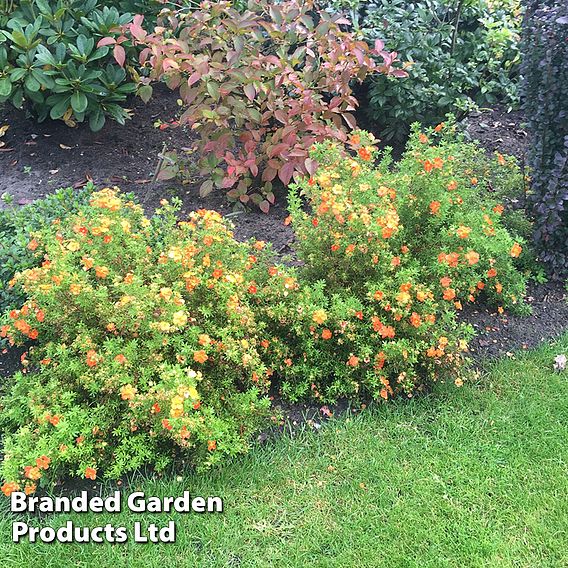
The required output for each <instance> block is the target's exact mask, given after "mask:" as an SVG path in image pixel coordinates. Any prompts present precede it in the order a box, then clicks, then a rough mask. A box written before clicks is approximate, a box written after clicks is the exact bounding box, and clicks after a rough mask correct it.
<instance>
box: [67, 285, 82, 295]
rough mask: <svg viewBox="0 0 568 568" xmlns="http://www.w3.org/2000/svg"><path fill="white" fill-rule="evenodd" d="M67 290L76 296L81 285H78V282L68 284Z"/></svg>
mask: <svg viewBox="0 0 568 568" xmlns="http://www.w3.org/2000/svg"><path fill="white" fill-rule="evenodd" d="M69 292H71V294H73V296H78V295H79V294H80V293H81V286H79V284H70V285H69Z"/></svg>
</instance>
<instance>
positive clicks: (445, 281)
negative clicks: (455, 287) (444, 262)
mask: <svg viewBox="0 0 568 568" xmlns="http://www.w3.org/2000/svg"><path fill="white" fill-rule="evenodd" d="M451 283H452V279H451V278H450V277H448V276H444V277H443V278H440V284H441V285H442V286H443V287H444V288H447V287H448V286H449V285H450V284H451Z"/></svg>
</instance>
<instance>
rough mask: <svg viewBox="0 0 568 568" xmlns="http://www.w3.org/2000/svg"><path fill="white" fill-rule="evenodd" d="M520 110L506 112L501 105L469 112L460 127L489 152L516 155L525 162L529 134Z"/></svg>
mask: <svg viewBox="0 0 568 568" xmlns="http://www.w3.org/2000/svg"><path fill="white" fill-rule="evenodd" d="M523 122H524V116H523V113H522V112H521V111H512V112H507V111H506V109H504V108H502V107H496V108H493V109H484V110H483V111H480V112H474V113H471V114H470V115H469V116H468V117H467V118H466V119H465V120H464V121H463V122H462V128H463V129H464V130H465V132H466V133H467V135H468V136H469V137H470V138H471V139H472V140H478V141H479V142H481V144H482V145H483V146H484V147H485V148H486V149H487V151H489V152H495V151H497V152H501V154H509V155H511V156H516V157H517V158H518V159H519V160H520V161H521V162H522V163H525V162H526V154H527V151H528V148H529V136H528V133H527V131H526V130H525V129H524V125H523Z"/></svg>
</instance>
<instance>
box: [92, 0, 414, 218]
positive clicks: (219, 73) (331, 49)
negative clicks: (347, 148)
mask: <svg viewBox="0 0 568 568" xmlns="http://www.w3.org/2000/svg"><path fill="white" fill-rule="evenodd" d="M253 7H254V9H255V11H254V12H253V11H249V10H247V11H245V12H243V13H240V12H238V11H237V10H236V9H234V8H233V7H232V5H231V3H230V2H225V1H223V2H209V1H204V2H202V3H201V4H200V6H199V9H196V10H189V11H187V10H181V11H177V12H170V13H169V15H168V13H167V12H166V13H165V15H164V14H162V17H163V19H164V21H163V26H161V27H158V28H156V30H155V32H154V33H152V34H148V33H146V32H145V31H144V30H143V29H142V27H141V25H140V22H139V21H135V22H134V23H133V24H131V25H129V26H126V31H125V36H123V37H122V38H119V39H118V40H115V39H108V40H103V41H101V42H100V43H99V45H105V44H106V42H107V41H108V42H114V41H122V40H123V39H126V38H127V37H128V38H129V39H131V40H132V42H134V43H135V44H137V45H138V46H141V47H142V48H143V49H142V52H141V55H140V63H141V64H142V65H144V66H149V67H150V68H151V75H150V79H153V80H165V81H166V83H167V84H168V85H169V86H170V87H171V88H172V89H179V94H180V99H181V100H182V101H183V106H184V108H185V110H184V112H183V114H182V115H181V117H180V119H179V121H175V122H173V123H169V125H170V126H180V125H187V126H188V127H190V128H191V129H192V130H193V131H195V132H197V133H198V135H199V139H198V141H197V143H196V146H197V149H198V150H199V155H200V156H202V158H201V160H200V168H201V173H202V174H206V175H208V179H207V180H206V181H205V182H204V183H203V184H202V186H201V193H202V195H205V194H207V193H209V192H210V191H212V190H213V188H214V187H217V188H223V189H225V190H228V196H229V198H230V199H231V200H233V201H239V202H241V203H248V202H252V203H254V204H256V205H259V206H260V208H261V209H262V210H263V211H265V212H266V211H268V210H269V208H270V205H271V204H272V203H274V199H275V197H274V193H273V181H274V180H275V179H276V178H279V180H280V181H281V182H282V183H283V184H284V185H287V184H288V183H289V182H290V180H291V179H292V178H293V177H297V175H298V174H307V173H311V172H313V164H312V162H311V161H310V159H309V157H308V149H309V147H310V146H311V145H312V144H313V143H314V142H316V141H321V140H324V139H325V138H332V139H335V138H337V139H339V140H345V139H346V137H347V136H346V132H347V127H350V128H353V127H354V126H355V118H354V115H353V114H352V112H353V111H354V110H355V108H356V106H357V100H356V99H355V97H354V96H353V93H352V90H351V86H350V83H351V82H352V81H353V80H359V81H362V80H363V79H364V78H365V77H366V76H367V75H368V74H370V73H376V72H381V73H384V74H387V75H391V76H406V73H405V72H403V71H401V70H397V69H395V68H394V67H393V63H394V62H395V60H396V53H388V52H386V51H384V50H383V44H382V42H381V41H379V40H377V42H376V44H375V47H374V49H370V48H369V47H368V46H367V44H366V43H365V42H362V41H358V40H357V39H356V38H355V36H353V35H352V34H350V33H347V32H345V31H342V29H341V24H343V23H346V22H347V21H346V20H343V19H342V18H340V17H338V16H331V15H329V14H327V13H325V12H320V11H317V10H315V8H314V2H313V1H312V0H309V1H307V2H300V1H299V0H286V1H285V2H280V3H273V2H268V1H267V0H261V1H259V2H258V3H256V4H254V5H253ZM374 57H378V58H379V62H377V61H376V60H375V58H374ZM142 89H144V90H143V91H142ZM142 89H141V93H143V94H144V96H148V97H149V96H151V90H150V85H145V86H144V87H143V88H142ZM165 126H168V124H166V125H165ZM178 167H179V166H178V165H176V164H172V165H170V166H168V167H166V168H164V169H163V170H162V172H161V174H160V176H161V177H162V178H167V177H172V176H174V175H176V173H177V171H178ZM257 177H259V178H260V182H261V185H262V187H261V189H259V188H258V187H257V185H258V184H257V185H253V179H255V178H257Z"/></svg>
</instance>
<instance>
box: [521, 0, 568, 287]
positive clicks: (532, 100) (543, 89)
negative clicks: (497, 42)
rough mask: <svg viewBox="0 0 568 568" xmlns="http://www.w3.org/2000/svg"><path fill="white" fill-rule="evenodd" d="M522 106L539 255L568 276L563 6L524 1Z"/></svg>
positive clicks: (567, 59)
mask: <svg viewBox="0 0 568 568" xmlns="http://www.w3.org/2000/svg"><path fill="white" fill-rule="evenodd" d="M523 45H524V48H523V50H524V59H523V77H524V108H525V113H526V117H527V122H528V130H529V132H530V135H531V145H530V152H529V163H530V166H531V168H532V171H531V177H532V184H531V185H532V193H531V195H530V200H531V204H532V213H533V217H534V225H535V233H534V236H535V241H536V244H537V248H538V252H539V257H540V258H541V259H542V260H543V261H544V262H545V263H546V264H547V265H548V266H549V268H550V271H551V273H552V275H553V277H556V278H566V277H567V276H568V6H567V5H566V3H565V2H563V1H561V0H558V1H557V2H555V1H553V0H549V1H548V2H545V3H544V4H543V3H542V2H539V3H536V2H527V17H526V18H525V22H524V39H523Z"/></svg>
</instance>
